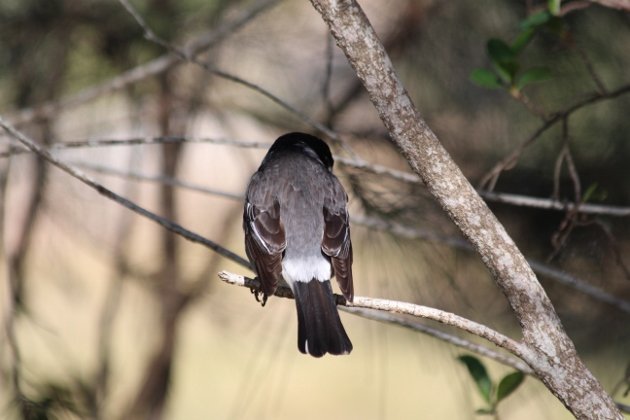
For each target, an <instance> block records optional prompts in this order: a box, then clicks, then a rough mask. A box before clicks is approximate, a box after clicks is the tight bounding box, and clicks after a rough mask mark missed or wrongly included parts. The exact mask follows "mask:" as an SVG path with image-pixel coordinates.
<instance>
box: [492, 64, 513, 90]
mask: <svg viewBox="0 0 630 420" xmlns="http://www.w3.org/2000/svg"><path fill="white" fill-rule="evenodd" d="M493 64H494V68H495V70H496V71H497V74H498V75H499V77H500V78H501V80H502V81H503V82H504V83H506V84H508V85H510V86H511V85H513V84H514V77H515V76H516V73H518V63H517V62H515V61H506V62H503V63H493Z"/></svg>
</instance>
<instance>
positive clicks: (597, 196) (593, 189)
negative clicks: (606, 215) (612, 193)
mask: <svg viewBox="0 0 630 420" xmlns="http://www.w3.org/2000/svg"><path fill="white" fill-rule="evenodd" d="M598 188H599V185H598V184H597V182H594V183H592V184H591V185H589V186H588V188H587V189H586V191H585V192H584V194H582V201H583V202H585V203H587V202H589V201H591V202H592V201H604V200H605V199H606V198H607V197H608V194H607V192H606V191H602V190H599V189H598Z"/></svg>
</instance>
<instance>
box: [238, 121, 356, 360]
mask: <svg viewBox="0 0 630 420" xmlns="http://www.w3.org/2000/svg"><path fill="white" fill-rule="evenodd" d="M333 164H334V160H333V157H332V154H331V152H330V148H329V147H328V145H327V144H326V143H325V142H324V141H323V140H321V139H319V138H317V137H315V136H312V135H310V134H305V133H297V132H295V133H288V134H285V135H282V136H280V137H279V138H278V139H277V140H276V141H275V142H274V143H273V144H272V146H271V147H270V148H269V150H268V152H267V154H266V155H265V157H264V159H263V160H262V163H261V164H260V167H259V168H258V170H257V171H256V172H255V173H254V174H253V175H252V177H251V180H250V182H249V184H248V187H247V192H246V198H245V205H244V209H243V230H244V232H245V251H246V253H247V257H248V258H249V260H250V262H251V263H252V265H253V267H254V268H255V271H256V274H257V277H258V279H259V281H260V292H262V294H263V304H264V302H266V300H267V297H268V296H271V295H273V294H274V292H275V290H276V288H277V286H278V284H279V283H281V282H282V280H284V281H285V282H286V283H287V284H288V285H289V287H290V288H291V291H292V292H293V295H294V297H295V305H296V309H297V318H298V349H299V351H300V352H301V353H304V354H310V355H311V356H314V357H322V356H323V355H325V354H326V353H329V354H332V355H342V354H349V353H350V352H351V351H352V343H351V341H350V339H349V338H348V335H347V333H346V331H345V329H344V327H343V325H342V323H341V319H340V318H339V312H338V310H337V306H336V301H335V296H334V294H333V291H332V286H331V278H332V277H333V276H334V277H335V278H336V280H337V283H338V285H339V288H340V290H341V292H342V294H343V296H344V297H345V299H346V300H347V301H349V302H352V300H353V298H354V287H353V282H352V241H351V239H350V224H349V215H348V195H347V194H346V192H345V190H344V188H343V186H342V185H341V182H340V181H339V179H338V178H337V177H336V176H335V175H334V174H333V172H332V168H333Z"/></svg>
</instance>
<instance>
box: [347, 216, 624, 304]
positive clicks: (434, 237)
mask: <svg viewBox="0 0 630 420" xmlns="http://www.w3.org/2000/svg"><path fill="white" fill-rule="evenodd" d="M351 221H352V223H353V224H356V225H361V226H366V227H369V228H371V229H377V230H382V231H386V232H391V233H393V234H394V235H398V236H401V237H404V238H408V239H420V240H425V241H431V242H437V243H443V244H445V245H448V246H450V247H452V248H456V249H461V250H463V251H467V252H474V249H473V247H472V245H470V243H468V242H467V241H466V240H464V239H463V238H458V237H454V236H447V235H440V234H438V233H435V232H432V231H429V230H426V229H418V228H414V227H411V226H407V225H402V224H399V223H395V222H391V221H385V220H383V219H376V218H373V217H358V216H354V217H352V220H351ZM527 262H528V263H529V265H530V266H531V268H532V270H534V271H535V272H536V273H538V274H540V275H542V276H545V277H548V278H550V279H553V280H554V281H557V282H559V283H561V284H564V285H565V286H568V287H571V288H572V289H575V290H577V291H579V292H581V293H584V294H585V295H587V296H590V297H592V298H593V299H595V300H597V301H600V302H603V303H606V304H608V305H611V306H613V307H615V308H617V309H619V310H621V311H623V312H626V313H628V314H630V302H629V301H627V300H624V299H622V298H619V297H618V296H615V295H613V294H611V293H608V292H606V291H605V290H602V289H600V288H598V287H596V286H593V285H592V284H590V283H588V282H586V281H584V280H582V279H580V278H578V277H576V276H574V275H572V274H570V273H567V272H565V271H562V270H559V269H557V268H554V267H552V266H550V265H549V264H545V263H543V262H540V261H537V260H533V259H528V260H527Z"/></svg>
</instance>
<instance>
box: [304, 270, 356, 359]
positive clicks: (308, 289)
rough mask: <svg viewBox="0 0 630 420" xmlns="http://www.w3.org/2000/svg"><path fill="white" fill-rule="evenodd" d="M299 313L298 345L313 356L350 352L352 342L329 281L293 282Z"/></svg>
mask: <svg viewBox="0 0 630 420" xmlns="http://www.w3.org/2000/svg"><path fill="white" fill-rule="evenodd" d="M293 294H294V295H295V305H296V307H297V314H298V349H299V350H300V351H301V352H302V353H305V354H306V353H308V354H310V355H311V356H314V357H321V356H323V355H324V354H326V353H330V354H336V355H338V354H349V353H350V352H351V351H352V343H351V342H350V339H349V338H348V335H347V334H346V331H345V330H344V328H343V325H342V324H341V319H340V318H339V312H338V311H337V305H336V304H335V297H334V295H333V292H332V288H331V286H330V281H318V280H315V279H313V280H311V281H309V282H295V283H293Z"/></svg>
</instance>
